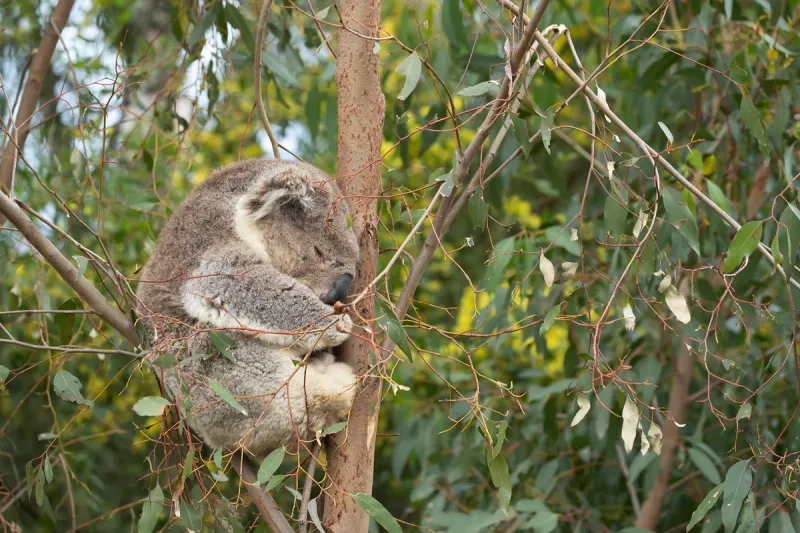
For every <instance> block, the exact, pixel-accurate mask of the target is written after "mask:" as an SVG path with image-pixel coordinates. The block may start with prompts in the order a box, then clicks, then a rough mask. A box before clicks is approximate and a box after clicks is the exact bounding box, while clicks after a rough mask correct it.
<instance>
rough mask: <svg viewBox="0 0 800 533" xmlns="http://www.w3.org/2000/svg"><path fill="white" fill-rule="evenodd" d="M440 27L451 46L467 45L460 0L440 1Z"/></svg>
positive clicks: (463, 46) (460, 46)
mask: <svg viewBox="0 0 800 533" xmlns="http://www.w3.org/2000/svg"><path fill="white" fill-rule="evenodd" d="M442 29H443V30H444V33H445V35H447V38H448V39H449V40H450V44H451V45H452V46H454V47H456V48H466V47H467V46H469V40H468V39H467V28H466V26H464V15H463V14H462V12H461V0H444V2H442Z"/></svg>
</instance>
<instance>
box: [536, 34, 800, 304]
mask: <svg viewBox="0 0 800 533" xmlns="http://www.w3.org/2000/svg"><path fill="white" fill-rule="evenodd" d="M534 38H535V39H536V41H537V42H538V43H539V44H540V45H541V46H542V49H543V50H544V51H545V52H546V53H547V55H548V56H549V57H550V59H552V61H553V63H555V64H556V66H557V67H558V68H559V70H561V71H562V72H564V74H566V75H567V76H568V77H569V78H570V79H571V80H572V81H573V82H574V83H575V84H576V85H579V86H583V92H584V94H585V95H586V96H587V97H588V98H589V100H591V101H592V103H593V104H594V105H596V106H597V107H598V108H599V109H600V111H602V112H603V114H604V115H605V116H607V117H608V119H609V120H610V121H611V122H612V123H613V124H614V125H615V126H617V127H618V128H619V129H620V130H622V132H623V133H624V134H625V135H626V136H627V137H628V138H629V139H631V141H633V143H634V144H636V145H637V146H638V147H639V148H640V149H641V150H642V151H643V152H645V153H646V154H648V156H649V157H650V158H652V159H653V160H654V161H657V162H658V163H659V164H660V165H661V166H662V167H663V168H664V170H666V171H667V172H668V173H669V174H670V175H671V176H672V177H673V178H675V179H676V180H677V181H678V182H679V183H680V184H681V185H683V186H684V187H686V188H687V189H689V192H691V193H692V194H693V195H694V196H695V197H696V198H697V199H698V200H700V201H701V202H703V203H704V204H705V205H706V206H708V207H709V208H710V209H711V210H712V211H714V212H715V213H716V214H718V215H719V216H720V218H722V220H724V221H725V223H726V224H728V225H729V226H730V227H732V228H733V229H735V230H737V231H738V230H739V229H741V227H742V225H741V224H739V223H738V222H737V221H736V220H735V219H734V218H733V217H732V216H730V215H729V214H728V213H727V212H726V211H725V210H724V209H722V208H721V207H720V206H718V205H717V204H716V203H714V201H713V200H711V198H709V197H708V196H706V195H705V194H704V193H703V191H701V190H700V189H698V188H697V187H695V186H694V184H692V182H691V181H689V180H688V179H687V178H685V177H684V176H683V174H681V173H680V172H679V171H678V170H677V169H676V168H675V167H674V166H672V164H671V163H670V162H669V161H667V160H666V159H665V158H664V157H663V156H662V155H661V154H660V153H659V152H657V151H656V150H655V149H654V148H652V147H650V145H648V144H647V143H646V142H644V140H642V138H641V137H639V136H638V135H637V134H636V133H635V132H634V131H633V130H632V129H631V128H630V127H628V125H627V124H626V123H625V122H624V121H623V120H622V119H620V118H619V117H618V116H617V115H616V114H615V113H614V112H613V111H612V110H611V108H610V107H609V105H608V103H607V102H606V101H605V100H604V99H601V98H600V97H598V96H597V95H596V94H595V93H594V91H592V90H591V89H590V88H589V87H588V86H586V85H585V84H584V82H583V80H582V79H581V78H580V76H578V75H577V74H576V73H575V71H573V70H572V69H571V68H570V66H569V65H567V64H566V63H565V62H564V60H563V59H562V58H561V56H559V55H558V53H556V51H555V50H554V49H553V47H552V46H550V43H548V42H547V39H545V38H544V36H543V35H542V34H541V33H539V32H538V31H537V32H536V35H535V36H534ZM757 250H758V251H759V253H761V255H763V256H764V257H765V258H766V259H767V261H769V262H770V263H771V264H772V265H773V266H774V267H775V268H776V269H777V270H778V272H780V274H781V276H783V278H784V279H786V280H787V281H789V282H790V283H791V284H792V285H794V286H795V287H796V288H798V289H800V282H798V281H797V280H795V279H794V278H791V277H789V276H788V275H787V274H786V272H785V271H784V269H783V267H782V266H781V265H780V264H776V263H775V258H774V257H773V256H772V254H771V253H770V252H769V250H768V249H767V247H766V246H764V244H762V243H761V242H759V243H758V248H757Z"/></svg>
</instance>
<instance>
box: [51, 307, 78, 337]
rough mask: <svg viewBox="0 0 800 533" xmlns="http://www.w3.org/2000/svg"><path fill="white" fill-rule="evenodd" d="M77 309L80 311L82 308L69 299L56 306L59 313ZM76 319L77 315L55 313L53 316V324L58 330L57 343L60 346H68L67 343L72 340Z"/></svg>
mask: <svg viewBox="0 0 800 533" xmlns="http://www.w3.org/2000/svg"><path fill="white" fill-rule="evenodd" d="M79 309H82V306H81V304H80V302H79V301H78V300H77V299H76V298H70V299H69V300H67V301H66V302H64V303H62V304H61V305H59V306H58V310H59V311H77V310H79ZM77 319H78V315H77V314H75V313H56V314H55V316H53V322H55V324H56V327H57V328H58V341H59V342H60V343H61V344H69V341H71V340H72V337H73V336H74V335H75V323H76V322H77Z"/></svg>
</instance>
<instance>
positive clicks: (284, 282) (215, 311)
mask: <svg viewBox="0 0 800 533" xmlns="http://www.w3.org/2000/svg"><path fill="white" fill-rule="evenodd" d="M181 301H182V304H183V307H184V309H185V310H186V312H187V313H188V314H189V315H190V316H192V317H194V318H196V319H197V320H199V321H201V322H204V323H206V324H209V325H210V326H211V327H216V328H230V329H244V330H247V332H248V333H251V334H257V335H258V336H259V338H260V339H261V340H262V341H264V342H266V343H268V344H270V345H272V346H275V347H279V348H289V347H291V348H295V349H297V351H303V352H307V351H309V350H312V349H322V348H329V347H332V346H338V345H339V344H341V343H343V342H344V341H345V340H347V338H348V336H349V334H350V330H351V328H352V320H351V319H350V317H349V316H347V315H337V314H335V313H334V310H333V307H331V306H329V305H326V304H325V303H323V302H322V301H321V300H320V299H319V297H318V296H317V295H315V294H314V293H313V292H312V291H311V290H310V289H309V288H308V287H306V286H305V285H303V284H302V283H300V282H298V281H297V280H295V279H293V278H291V277H289V276H286V275H284V274H282V273H280V272H278V271H277V270H275V269H274V268H273V267H272V266H271V265H269V264H267V263H265V262H264V261H263V260H261V259H259V258H257V257H253V256H252V255H251V254H249V253H248V252H247V251H246V250H245V249H243V248H242V247H238V246H232V247H226V248H223V249H220V250H217V251H214V252H209V253H207V254H206V255H205V256H204V257H203V259H202V261H201V263H200V266H199V267H198V268H197V269H196V270H195V272H193V273H192V275H191V276H190V277H189V279H188V280H187V281H186V283H185V284H184V285H183V287H182V289H181Z"/></svg>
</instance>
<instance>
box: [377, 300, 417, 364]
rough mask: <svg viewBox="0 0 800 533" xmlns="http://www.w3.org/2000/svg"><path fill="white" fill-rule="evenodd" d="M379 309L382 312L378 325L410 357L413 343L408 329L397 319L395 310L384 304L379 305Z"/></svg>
mask: <svg viewBox="0 0 800 533" xmlns="http://www.w3.org/2000/svg"><path fill="white" fill-rule="evenodd" d="M379 309H380V312H381V313H382V314H381V316H380V317H378V319H377V323H378V326H379V327H380V328H381V329H382V330H383V331H385V332H386V334H387V335H388V336H389V338H390V339H392V342H394V343H395V344H396V345H397V347H398V348H400V349H401V350H403V353H405V354H406V355H407V356H408V357H409V359H410V358H411V356H412V355H413V352H412V351H411V343H410V342H409V341H408V337H406V331H405V329H403V325H402V324H401V323H400V321H399V320H397V317H395V316H394V312H393V311H391V310H389V309H386V308H385V307H384V306H383V305H379Z"/></svg>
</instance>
